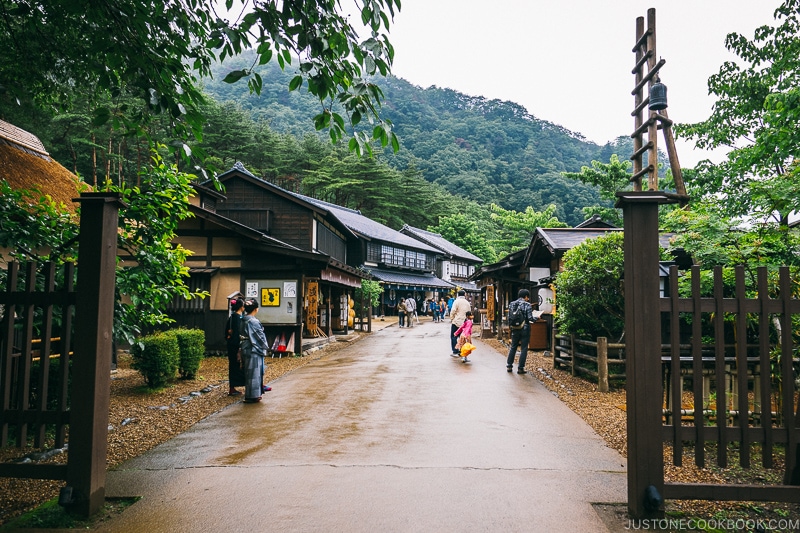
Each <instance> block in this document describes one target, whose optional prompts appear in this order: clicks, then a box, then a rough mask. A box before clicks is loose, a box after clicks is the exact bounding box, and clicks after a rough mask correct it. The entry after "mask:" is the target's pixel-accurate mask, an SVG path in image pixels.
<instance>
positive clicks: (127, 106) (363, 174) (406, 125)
mask: <svg viewBox="0 0 800 533" xmlns="http://www.w3.org/2000/svg"><path fill="white" fill-rule="evenodd" d="M251 60H252V58H250V57H247V56H243V57H240V58H236V59H233V60H231V61H229V62H228V63H226V69H232V70H236V69H246V68H250V67H251V66H252V62H251ZM258 72H259V73H260V75H261V79H262V80H263V86H262V91H261V94H260V95H256V94H251V93H250V92H249V90H248V88H247V85H246V84H245V83H243V82H239V83H234V84H228V83H225V82H224V81H222V80H223V78H224V77H225V75H226V72H225V71H222V70H221V69H220V68H217V69H216V71H215V75H214V78H213V79H205V80H204V81H203V83H204V86H203V87H202V90H203V91H204V92H205V93H206V95H207V96H208V102H207V103H206V104H204V105H202V106H201V108H200V112H201V114H202V117H203V121H204V124H203V136H202V140H197V141H188V142H190V143H191V144H192V150H193V151H194V153H195V154H204V155H205V156H204V159H203V160H202V163H203V165H204V166H205V168H206V169H210V170H212V171H224V170H227V169H229V168H230V167H231V166H232V165H233V164H234V163H235V162H237V161H241V162H242V163H243V164H244V165H245V166H246V167H247V168H248V169H249V170H250V171H252V172H253V173H254V174H256V175H258V176H261V177H263V178H264V179H267V180H269V181H272V182H274V183H276V184H277V185H280V186H282V187H286V188H288V189H291V190H295V191H297V192H301V193H303V194H307V195H310V196H314V197H316V198H319V199H322V200H326V201H330V202H333V203H336V204H339V205H343V206H346V207H349V208H353V209H359V210H361V211H362V213H364V215H366V216H368V217H370V218H372V219H374V220H378V221H380V222H383V223H385V224H387V225H389V226H391V227H393V228H396V229H399V228H400V227H402V225H403V224H409V225H411V226H414V227H419V228H423V229H432V230H433V231H438V232H442V233H443V234H447V235H446V237H447V238H449V239H450V240H451V241H453V242H455V243H456V244H460V245H462V246H463V247H464V248H465V249H467V250H469V251H471V252H472V253H475V254H476V255H478V256H479V257H482V258H484V259H485V260H487V261H489V262H491V261H492V260H494V259H495V258H498V257H501V256H502V255H504V254H506V253H509V252H511V251H515V250H518V249H520V248H523V247H525V246H527V245H528V243H529V242H530V235H531V232H532V231H533V230H534V229H535V227H537V226H547V227H555V226H559V225H562V224H567V225H570V226H574V225H577V224H579V223H580V222H582V221H583V220H584V218H585V215H584V213H583V212H582V208H586V207H593V206H604V207H611V200H608V199H603V198H601V196H600V191H599V189H598V188H595V187H594V186H592V185H586V184H584V183H582V182H581V181H579V180H576V179H569V178H566V177H564V176H562V172H572V173H573V174H574V173H577V172H579V171H580V170H581V167H582V166H584V165H585V166H588V165H590V164H591V162H592V161H593V160H597V161H600V162H608V161H609V159H610V158H611V155H612V154H614V153H618V154H619V155H620V159H621V160H623V161H625V160H627V158H628V154H630V153H631V152H632V142H631V140H630V138H627V137H620V138H619V139H618V140H617V141H616V142H614V143H610V144H606V145H605V146H598V145H596V144H594V143H590V142H587V141H586V140H585V139H583V138H582V137H581V136H580V135H579V134H577V133H574V132H570V131H568V130H566V129H564V128H562V127H559V126H557V125H555V124H552V123H550V122H547V121H543V120H539V119H537V118H535V117H533V116H531V115H530V114H529V113H527V112H526V111H525V109H524V108H522V107H521V106H519V105H517V104H514V103H511V102H503V101H499V100H487V99H485V98H482V97H472V96H467V95H464V94H462V93H459V92H456V91H453V90H449V89H440V88H437V87H430V88H427V89H422V88H420V87H416V86H414V85H412V84H410V83H408V82H406V81H404V80H402V79H398V78H388V79H380V80H378V83H379V84H380V86H381V87H382V89H383V92H384V94H385V103H384V106H383V108H382V111H381V113H382V115H383V117H384V118H388V119H390V120H391V121H392V122H393V124H394V130H395V132H396V133H397V135H398V136H399V139H400V144H401V149H400V151H399V152H397V153H392V152H391V150H389V149H386V150H384V151H381V150H380V149H378V150H376V151H375V157H372V158H368V157H358V156H357V155H356V154H353V153H351V152H349V151H348V149H347V146H346V145H345V144H344V143H339V144H338V145H331V143H330V142H329V140H328V139H327V138H326V136H325V135H324V134H322V133H319V132H316V131H315V130H314V126H313V124H314V116H315V115H317V114H318V113H319V112H320V105H321V104H320V103H319V101H318V100H317V99H316V97H314V96H312V95H310V94H309V93H308V92H307V91H305V90H303V89H302V88H301V89H300V90H296V91H288V90H287V86H288V84H289V80H290V79H292V76H293V75H294V72H292V67H291V66H287V69H286V71H282V70H281V69H280V68H279V67H278V66H277V65H274V64H272V65H267V66H265V67H259V68H258ZM105 99H106V103H107V104H108V105H109V108H110V109H111V110H112V111H111V112H112V114H113V117H114V120H112V121H108V122H105V123H97V122H96V121H95V120H94V118H93V115H94V112H93V110H94V105H96V104H92V103H91V102H90V101H89V100H88V99H87V97H86V94H84V93H82V92H80V91H75V94H73V95H72V105H71V106H70V107H69V110H68V111H65V110H62V109H56V108H53V107H42V106H37V105H35V104H34V103H33V102H29V101H23V102H21V103H20V104H15V103H12V102H6V103H5V105H4V101H3V99H2V95H0V118H1V119H3V120H7V121H9V122H11V123H12V124H15V125H17V126H18V127H21V128H23V129H26V130H27V131H30V132H32V133H34V134H35V135H37V136H38V137H39V138H40V139H41V140H42V142H43V143H44V145H45V146H46V147H47V149H48V151H49V152H50V154H51V155H52V156H53V157H54V158H55V159H56V160H58V161H59V162H61V163H62V164H63V165H64V166H66V167H67V168H69V169H70V170H73V171H74V172H76V173H77V174H79V175H80V176H81V177H82V178H83V180H85V181H86V182H88V183H89V184H91V185H93V186H103V184H104V183H106V182H110V183H113V184H118V185H123V184H124V185H126V186H135V185H138V184H140V182H141V179H142V177H141V176H142V175H141V174H140V172H142V171H145V170H147V168H148V164H149V161H150V153H149V149H150V147H151V146H158V147H159V148H158V150H159V151H160V152H161V155H162V157H168V156H169V157H170V160H171V161H174V162H175V163H176V164H177V165H179V167H180V169H181V170H186V171H188V172H190V173H194V174H200V173H201V172H202V170H201V169H200V168H197V167H193V166H191V165H190V164H189V163H188V162H187V161H186V160H184V159H182V158H180V157H177V156H176V154H171V155H170V154H169V151H168V150H167V149H166V148H165V146H168V145H170V146H173V147H182V146H183V141H181V140H180V139H176V138H175V137H174V135H172V133H171V122H170V116H169V114H166V113H165V114H161V115H158V116H157V117H155V118H154V119H153V120H150V121H147V122H141V121H140V120H139V119H140V118H141V106H140V104H138V103H137V101H136V99H135V98H133V97H132V95H130V94H127V93H123V94H121V95H118V96H117V97H115V98H111V96H110V95H106V96H105ZM122 121H127V123H130V124H140V123H141V128H142V131H143V132H146V133H147V137H143V136H134V135H130V134H129V132H128V131H127V130H125V129H124V128H121V127H120V126H119V124H120V122H122ZM359 127H364V128H371V125H370V124H368V123H367V121H366V120H364V124H361V125H360V126H359ZM148 139H149V141H148ZM150 143H153V144H150ZM195 162H200V160H199V159H197V160H195ZM606 198H608V195H606ZM492 204H495V205H492ZM470 239H472V240H475V239H477V244H476V243H475V242H471V241H470Z"/></svg>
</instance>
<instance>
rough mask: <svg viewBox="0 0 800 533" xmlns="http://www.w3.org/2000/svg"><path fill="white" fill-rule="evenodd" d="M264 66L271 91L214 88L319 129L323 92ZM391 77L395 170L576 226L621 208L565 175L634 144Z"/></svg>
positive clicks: (210, 87) (281, 119)
mask: <svg viewBox="0 0 800 533" xmlns="http://www.w3.org/2000/svg"><path fill="white" fill-rule="evenodd" d="M245 57H247V56H243V59H242V60H244V58H245ZM257 71H258V72H260V75H261V77H262V80H263V88H262V96H258V95H251V94H249V93H247V91H246V90H244V88H243V87H240V86H237V85H228V84H224V83H221V82H220V81H219V80H218V79H211V80H205V81H204V83H205V88H206V90H207V91H208V93H209V94H211V95H212V96H213V97H214V98H215V99H217V100H219V101H227V100H230V101H235V102H237V103H239V104H240V105H241V107H242V109H243V110H246V111H248V112H249V113H250V114H251V116H253V117H256V119H257V120H258V121H262V120H264V121H268V123H269V125H270V127H271V128H272V129H273V130H274V131H275V132H277V133H292V134H294V135H298V136H299V135H302V134H303V133H306V132H309V131H310V128H308V126H307V125H308V121H307V120H306V119H307V118H308V117H309V116H310V115H309V113H311V110H313V109H315V106H316V104H315V102H314V101H313V99H311V98H309V97H307V96H305V95H301V94H296V93H291V94H290V95H288V96H287V93H286V91H285V83H287V74H286V73H284V72H282V71H281V70H280V69H279V68H278V67H277V66H275V65H265V66H264V67H259V68H258V69H257ZM217 78H219V76H217ZM381 84H382V87H383V91H384V94H385V96H386V100H385V102H384V106H383V108H382V114H383V116H385V117H386V118H387V119H390V120H391V121H392V123H393V124H394V126H393V127H394V131H395V132H397V135H398V137H399V141H400V143H401V147H402V149H401V150H400V151H399V152H397V153H392V152H391V151H386V153H385V157H386V162H387V163H388V164H389V165H390V166H392V167H393V168H395V169H398V170H401V171H403V170H405V169H406V168H408V167H409V166H413V167H414V168H416V169H417V170H418V171H419V173H420V175H421V176H422V177H423V178H424V179H425V180H426V181H428V182H431V183H435V184H437V185H440V186H441V187H442V188H444V189H445V190H447V191H449V192H450V193H452V194H454V195H456V196H460V197H463V198H476V199H477V198H480V201H481V203H483V204H484V205H488V204H490V203H495V204H497V205H499V206H502V207H503V208H505V209H513V210H515V211H520V212H521V211H524V210H525V209H526V208H527V207H528V206H531V207H533V209H534V210H536V211H542V210H544V209H545V208H547V206H549V205H551V204H552V205H555V206H556V211H555V214H556V216H558V218H559V219H560V220H562V221H564V222H566V223H568V224H570V225H576V224H579V223H580V222H582V221H583V220H584V216H583V212H582V209H583V208H584V207H586V206H587V205H600V206H605V207H607V208H611V207H612V206H613V203H611V202H610V201H609V200H607V199H603V198H600V197H599V195H598V191H597V188H596V187H594V186H592V185H590V184H584V183H580V182H576V181H572V180H569V179H565V178H564V177H563V176H562V175H561V173H562V172H565V171H570V172H577V171H579V170H580V168H581V166H584V165H588V164H589V163H590V161H592V160H593V159H596V158H597V156H598V155H599V154H600V153H601V152H603V153H605V154H611V153H619V154H622V156H621V157H622V158H623V159H626V158H627V157H628V155H629V153H630V152H629V150H628V149H629V144H630V143H628V145H624V144H621V143H609V144H607V145H606V146H603V147H600V146H597V145H596V144H593V143H589V142H586V141H585V140H584V139H582V138H581V137H580V135H578V134H576V133H573V132H570V131H568V130H565V129H564V128H561V127H559V126H557V125H555V124H551V123H549V122H546V121H542V120H538V119H536V118H535V117H533V116H531V115H529V114H528V113H527V112H526V111H525V109H524V108H522V107H521V106H519V105H517V104H514V103H512V102H502V101H499V100H487V99H485V98H481V97H472V96H467V95H464V94H461V93H459V92H457V91H453V90H450V89H439V88H437V87H430V88H427V89H422V88H420V87H416V86H414V85H412V84H410V83H408V82H406V81H404V80H402V79H398V78H394V77H389V78H387V79H385V80H383V81H382V83H381ZM625 150H628V151H625Z"/></svg>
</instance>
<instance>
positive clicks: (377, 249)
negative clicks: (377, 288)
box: [367, 242, 381, 263]
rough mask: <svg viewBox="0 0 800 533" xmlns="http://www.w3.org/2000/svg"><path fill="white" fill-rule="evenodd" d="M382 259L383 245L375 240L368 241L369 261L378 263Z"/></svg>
mask: <svg viewBox="0 0 800 533" xmlns="http://www.w3.org/2000/svg"><path fill="white" fill-rule="evenodd" d="M380 260H381V246H380V245H379V244H377V243H374V242H369V243H367V261H370V262H372V263H378V262H380Z"/></svg>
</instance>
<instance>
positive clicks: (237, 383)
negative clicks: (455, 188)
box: [225, 298, 244, 396]
mask: <svg viewBox="0 0 800 533" xmlns="http://www.w3.org/2000/svg"><path fill="white" fill-rule="evenodd" d="M243 309H244V300H242V299H241V298H236V299H234V300H231V316H230V317H228V323H227V324H226V325H225V343H226V345H227V347H228V396H240V395H241V394H242V393H241V392H239V391H238V390H236V387H244V371H243V370H242V356H241V354H240V353H239V344H241V342H242V339H241V337H240V335H241V330H242V328H241V325H242V310H243Z"/></svg>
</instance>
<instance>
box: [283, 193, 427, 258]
mask: <svg viewBox="0 0 800 533" xmlns="http://www.w3.org/2000/svg"><path fill="white" fill-rule="evenodd" d="M288 192H289V193H290V194H292V195H294V196H297V197H298V198H300V199H302V200H305V201H306V202H310V203H312V204H314V205H316V206H319V207H321V208H323V209H326V210H328V211H329V212H331V213H332V214H333V215H334V216H335V217H336V218H338V219H339V220H340V221H341V222H342V223H343V224H344V225H345V226H347V227H348V228H350V229H351V230H353V231H354V232H355V233H358V234H360V235H363V236H364V237H367V238H368V239H373V240H377V241H384V242H387V243H393V244H398V245H400V246H405V247H406V248H413V249H415V250H424V251H426V252H436V253H439V250H438V249H436V248H434V247H433V246H429V245H427V244H425V243H424V242H421V241H418V240H417V239H415V238H413V237H409V236H408V235H405V234H403V233H400V232H399V231H397V230H393V229H392V228H390V227H389V226H384V225H383V224H381V223H380V222H376V221H374V220H372V219H371V218H368V217H365V216H364V215H362V214H361V212H360V211H356V210H354V209H348V208H347V207H342V206H340V205H336V204H331V203H328V202H324V201H322V200H317V199H316V198H311V197H310V196H304V195H302V194H298V193H293V192H291V191H288Z"/></svg>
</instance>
